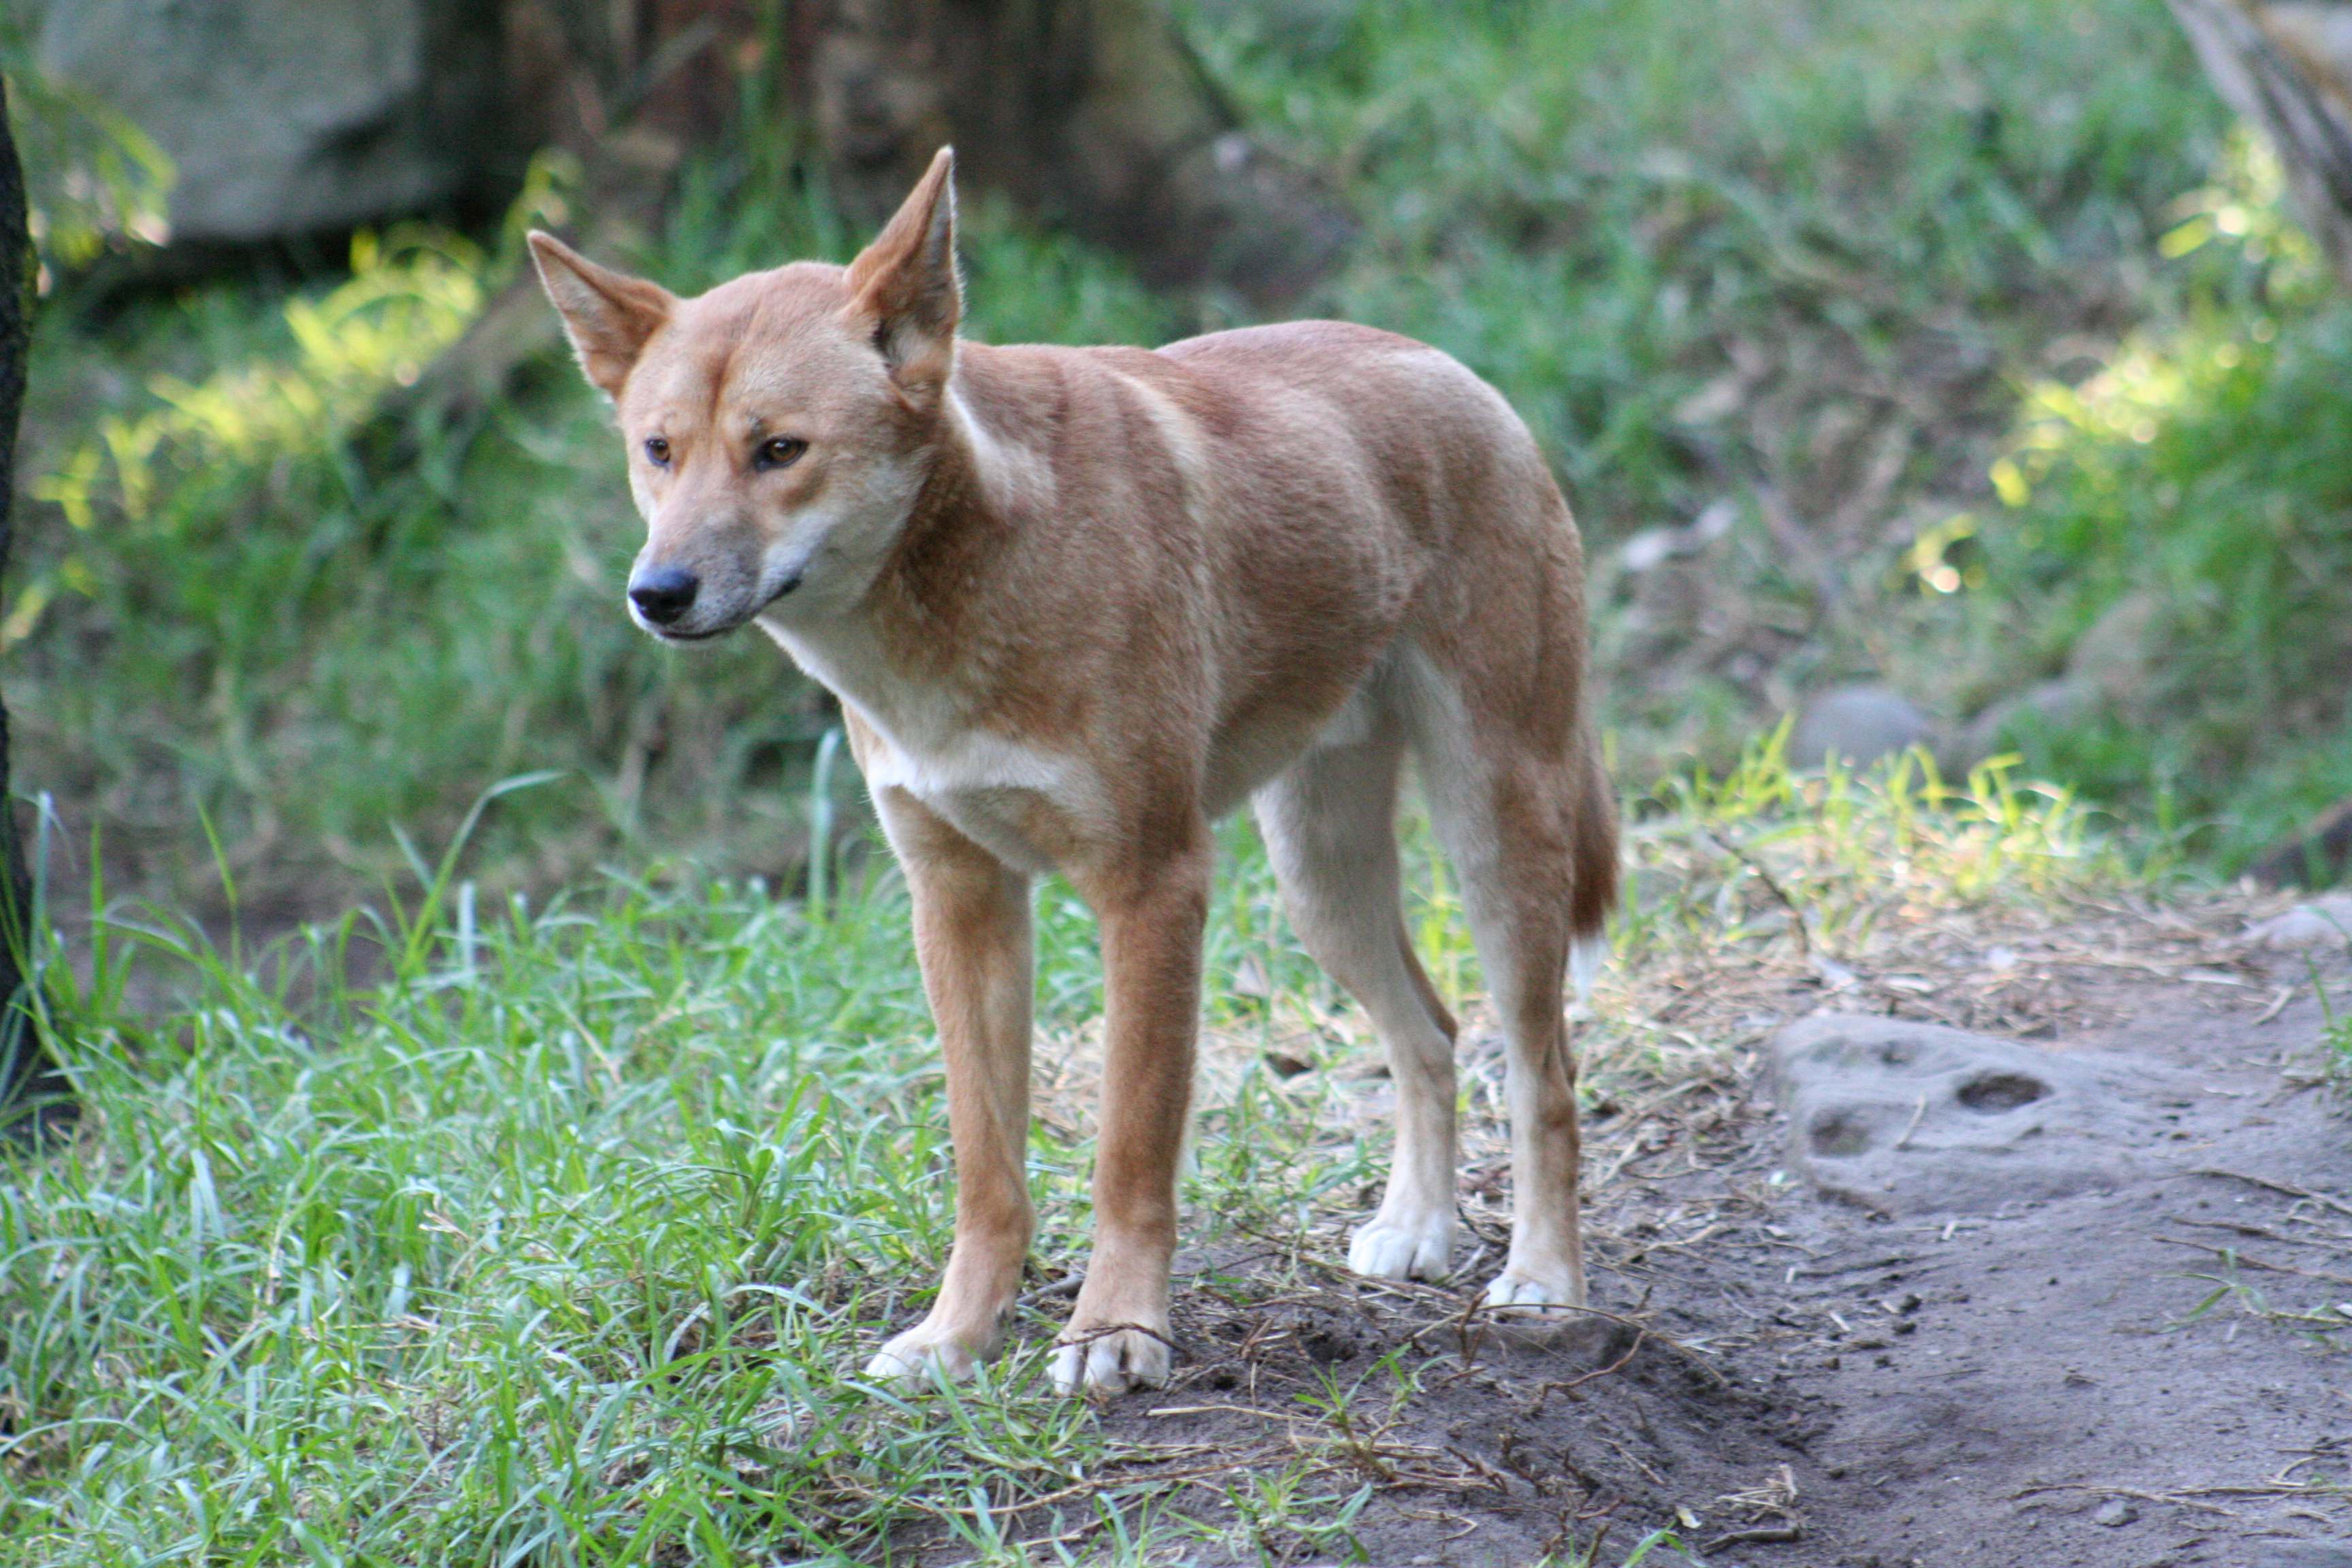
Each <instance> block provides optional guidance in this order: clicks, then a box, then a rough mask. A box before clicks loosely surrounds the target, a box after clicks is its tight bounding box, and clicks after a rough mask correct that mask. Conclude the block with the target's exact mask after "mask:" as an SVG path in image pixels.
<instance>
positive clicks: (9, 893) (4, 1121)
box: [0, 87, 74, 1138]
mask: <svg viewBox="0 0 2352 1568" xmlns="http://www.w3.org/2000/svg"><path fill="white" fill-rule="evenodd" d="M32 255H33V242H32V235H31V231H30V229H29V227H28V226H27V224H26V213H25V170H24V166H23V165H22V164H20V163H18V162H17V161H16V139H15V137H14V136H13V135H12V134H11V133H10V132H9V129H8V115H7V100H6V92H5V87H0V573H5V570H6V568H7V563H8V546H9V544H10V542H11V541H12V536H13V534H14V531H15V526H16V525H15V515H14V514H15V507H14V504H13V503H14V500H15V498H16V416H17V415H18V413H19V412H20V411H21V410H22V409H23V407H24V405H25V357H26V347H27V345H28V344H29V343H30V342H31V339H32V322H31V318H30V312H29V310H28V301H29V300H30V298H31V292H30V288H29V285H30V283H31V280H32V279H31V270H30V268H31V265H32ZM32 906H33V899H32V884H31V880H30V879H29V878H27V877H26V872H25V845H24V840H23V838H22V837H19V836H18V834H17V831H16V811H15V808H14V803H13V802H12V801H11V800H10V799H9V796H8V712H7V709H6V708H5V706H0V1133H5V1134H7V1135H9V1136H13V1137H16V1138H24V1137H26V1136H28V1135H32V1134H35V1133H37V1132H38V1131H41V1130H43V1129H45V1128H48V1127H53V1126H58V1125H62V1124H63V1123H65V1122H67V1121H71V1120H72V1118H73V1114H74V1106H73V1101H72V1100H71V1099H70V1097H69V1093H68V1086H67V1083H66V1079H65V1075H64V1074H63V1073H61V1072H60V1071H58V1065H57V1061H56V1058H54V1057H52V1056H51V1055H50V1053H49V1048H48V1042H47V1040H45V1039H44V1038H43V1037H42V1034H41V1024H40V1018H39V1015H38V1010H37V1008H36V1007H35V1006H34V1005H33V1004H34V1002H35V1000H36V998H35V997H34V995H33V994H32V990H31V986H32V981H31V979H30V977H29V976H28V975H27V974H26V972H25V963H26V960H28V959H29V958H30V957H31V954H32V942H33V921H32V915H33V907H32Z"/></svg>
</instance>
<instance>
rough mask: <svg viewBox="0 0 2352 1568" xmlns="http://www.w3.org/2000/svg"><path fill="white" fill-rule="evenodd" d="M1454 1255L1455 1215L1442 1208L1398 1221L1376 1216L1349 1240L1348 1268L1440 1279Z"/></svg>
mask: <svg viewBox="0 0 2352 1568" xmlns="http://www.w3.org/2000/svg"><path fill="white" fill-rule="evenodd" d="M1453 1258H1454V1216H1453V1215H1451V1214H1449V1213H1446V1212H1444V1211H1443V1210H1441V1211H1439V1212H1438V1213H1435V1214H1432V1215H1423V1217H1422V1218H1420V1219H1418V1220H1410V1221H1406V1222H1404V1223H1402V1224H1399V1223H1398V1222H1396V1221H1394V1220H1390V1219H1386V1218H1383V1217H1382V1216H1381V1215H1373V1216H1372V1217H1371V1218H1370V1220H1368V1221H1366V1222H1365V1223H1364V1224H1363V1225H1361V1226H1358V1227H1357V1230H1356V1234H1355V1235H1354V1236H1353V1237H1349V1241H1348V1267H1349V1268H1350V1269H1351V1270H1353V1271H1354V1272H1356V1273H1358V1274H1365V1275H1370V1277H1371V1278H1373V1279H1444V1277H1445V1272H1446V1269H1447V1267H1448V1266H1449V1265H1450V1264H1451V1263H1452V1261H1453Z"/></svg>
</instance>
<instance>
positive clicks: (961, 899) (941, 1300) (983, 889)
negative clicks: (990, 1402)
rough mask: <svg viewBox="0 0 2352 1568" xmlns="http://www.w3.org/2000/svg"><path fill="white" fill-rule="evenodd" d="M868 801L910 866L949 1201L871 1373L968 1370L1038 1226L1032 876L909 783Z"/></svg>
mask: <svg viewBox="0 0 2352 1568" xmlns="http://www.w3.org/2000/svg"><path fill="white" fill-rule="evenodd" d="M853 733H855V731H853ZM875 802H876V805H877V806H878V807H879V808H880V811H881V816H882V823H883V826H884V827H885V828H886V829H887V831H888V833H889V836H890V843H891V847H893V848H894V849H896V850H897V851H898V860H899V863H900V864H901V865H902V866H904V867H905V868H906V872H907V885H908V889H909V890H910V891H911V893H912V894H913V902H914V917H915V953H916V957H917V958H918V959H919V961H920V963H921V965H922V971H923V991H924V994H926V995H927V996H928V997H929V1001H930V1005H931V1017H932V1020H933V1021H934V1022H935V1023H936V1024H937V1025H938V1026H939V1031H940V1048H941V1051H942V1052H943V1054H944V1055H945V1058H946V1062H947V1080H948V1131H949V1136H950V1139H951V1140H952V1141H953V1142H954V1145H955V1167H956V1199H955V1204H956V1212H955V1245H954V1247H953V1248H952V1250H951V1251H950V1253H949V1255H948V1266H947V1272H946V1274H945V1275H944V1276H943V1277H942V1278H941V1279H940V1293H939V1297H938V1299H937V1300H935V1301H934V1302H933V1303H932V1305H931V1310H930V1311H929V1314H928V1315H927V1316H925V1318H924V1319H923V1321H921V1322H919V1323H918V1324H916V1325H915V1326H914V1327H913V1328H911V1329H908V1331H906V1332H904V1333H902V1334H899V1335H898V1337H897V1338H895V1339H893V1340H891V1341H890V1342H889V1343H888V1344H887V1345H885V1346H883V1347H882V1351H881V1353H880V1354H878V1355H877V1356H876V1357H875V1358H874V1360H873V1361H872V1363H870V1364H869V1365H868V1366H867V1367H866V1373H867V1375H869V1376H873V1377H887V1378H904V1377H920V1376H923V1375H926V1374H928V1373H931V1372H932V1371H934V1370H936V1371H937V1372H939V1373H944V1374H946V1375H947V1376H949V1377H953V1378H962V1377H968V1376H970V1375H971V1370H972V1366H973V1364H974V1363H976V1362H981V1361H986V1360H988V1359H990V1358H991V1357H992V1356H994V1355H995V1354H996V1352H998V1351H999V1350H1001V1349H1003V1344H1004V1337H1005V1332H1006V1330H1007V1329H1008V1327H1009V1326H1010V1323H1011V1320H1012V1314H1013V1297H1014V1294H1015V1292H1016V1291H1017V1290H1018V1289H1019V1287H1020V1282H1021V1266H1022V1263H1023V1261H1024V1259H1025V1258H1026V1257H1027V1256H1028V1251H1029V1238H1030V1233H1031V1229H1032V1227H1033V1226H1034V1213H1033V1210H1032V1206H1031V1203H1030V1198H1029V1176H1028V1144H1029V1039H1030V1026H1031V1019H1030V1013H1031V1008H1032V1003H1033V999H1034V995H1035V990H1036V981H1035V978H1034V952H1033V950H1034V938H1033V937H1032V934H1031V919H1030V912H1029V879H1028V878H1027V877H1025V876H1024V875H1022V874H1021V873H1020V872H1018V871H1015V870H1013V868H1010V867H1008V866H1006V865H1005V864H1004V863H1003V861H1001V860H999V859H998V858H996V857H995V856H993V855H992V854H990V853H989V852H988V851H987V850H986V849H984V848H982V847H981V846H979V845H977V844H975V843H973V842H972V841H971V839H970V838H967V837H964V835H963V834H961V832H959V831H957V829H956V828H955V827H954V826H952V825H951V824H950V823H948V822H946V821H944V820H942V819H941V818H940V817H939V816H936V815H934V814H933V813H932V812H931V811H930V810H929V809H928V808H927V807H925V806H924V805H921V804H920V803H919V802H918V801H916V800H915V799H914V797H913V796H911V795H908V794H907V793H906V792H905V791H904V790H899V789H892V788H885V789H881V790H877V792H875Z"/></svg>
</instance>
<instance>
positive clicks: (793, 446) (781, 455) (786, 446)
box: [751, 436, 808, 469]
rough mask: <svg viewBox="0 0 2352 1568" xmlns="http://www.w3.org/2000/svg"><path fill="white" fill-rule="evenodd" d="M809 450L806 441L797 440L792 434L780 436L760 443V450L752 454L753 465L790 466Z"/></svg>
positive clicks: (754, 466)
mask: <svg viewBox="0 0 2352 1568" xmlns="http://www.w3.org/2000/svg"><path fill="white" fill-rule="evenodd" d="M807 450H808V443H807V442H806V441H795V440H793V438H792V437H790V436H778V437H773V438H772V439H770V440H766V441H762V442H761V443H760V445H759V448H758V450H756V451H754V452H753V453H752V454H751V466H752V467H753V468H762V469H765V468H790V467H792V466H793V463H795V462H797V461H798V460H799V459H800V455H801V454H802V453H803V452H805V451H807Z"/></svg>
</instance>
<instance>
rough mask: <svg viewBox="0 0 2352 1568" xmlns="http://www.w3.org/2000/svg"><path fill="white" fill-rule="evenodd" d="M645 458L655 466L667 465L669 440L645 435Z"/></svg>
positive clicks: (662, 466) (664, 466)
mask: <svg viewBox="0 0 2352 1568" xmlns="http://www.w3.org/2000/svg"><path fill="white" fill-rule="evenodd" d="M646 460H647V461H649V462H651V463H652V464H653V466H654V467H655V468H668V467H669V442H668V441H667V440H665V439H664V438H663V437H659V436H648V437H646Z"/></svg>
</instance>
